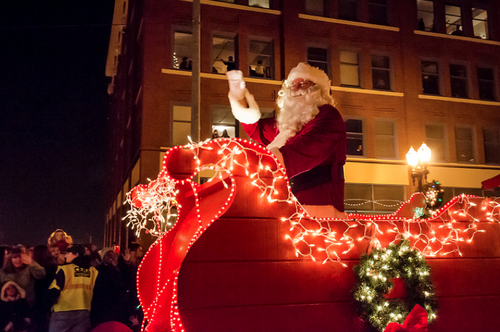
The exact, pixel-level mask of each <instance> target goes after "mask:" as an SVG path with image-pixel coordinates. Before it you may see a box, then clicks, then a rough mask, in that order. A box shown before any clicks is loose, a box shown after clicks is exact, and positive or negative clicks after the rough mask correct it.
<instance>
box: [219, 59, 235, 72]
mask: <svg viewBox="0 0 500 332" xmlns="http://www.w3.org/2000/svg"><path fill="white" fill-rule="evenodd" d="M222 62H224V64H225V65H226V67H227V71H231V70H235V69H236V63H235V62H234V60H233V57H232V56H229V57H228V58H227V61H222Z"/></svg>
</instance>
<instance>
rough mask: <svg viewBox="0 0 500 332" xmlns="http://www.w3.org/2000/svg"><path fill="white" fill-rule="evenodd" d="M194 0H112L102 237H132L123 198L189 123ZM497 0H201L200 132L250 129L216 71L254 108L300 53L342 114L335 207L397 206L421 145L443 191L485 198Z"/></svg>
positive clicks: (494, 104)
mask: <svg viewBox="0 0 500 332" xmlns="http://www.w3.org/2000/svg"><path fill="white" fill-rule="evenodd" d="M192 45H193V39H192V2H191V1H188V0H147V1H135V0H130V1H127V0H116V3H115V15H114V20H113V26H112V33H111V38H110V47H109V52H108V63H107V67H106V72H107V75H108V76H109V77H110V78H111V83H110V86H109V89H108V90H109V91H108V92H109V93H110V95H111V96H112V113H111V115H110V122H111V132H110V160H109V179H110V181H109V184H108V196H107V206H108V213H107V216H106V220H105V225H106V226H105V244H106V245H109V244H111V243H113V242H116V243H119V244H121V245H122V246H124V245H126V244H127V243H128V242H130V241H132V240H133V239H135V237H134V235H133V234H132V233H133V232H132V231H131V230H128V229H127V227H126V221H122V218H123V217H124V216H125V214H126V210H127V209H128V207H127V206H124V205H123V201H124V200H125V194H126V193H127V192H128V191H129V190H130V188H132V187H133V186H135V185H137V184H140V183H147V182H148V179H154V178H156V176H157V174H158V172H159V171H160V170H161V161H162V157H163V156H164V154H165V152H166V151H167V150H168V149H169V148H170V147H172V146H175V145H179V144H186V143H187V135H189V134H190V128H191V123H190V122H191V65H192V62H191V64H190V61H192V55H193V50H192ZM499 52H500V3H499V2H498V1H496V0H484V1H479V0H478V1H473V0H449V1H448V0H447V1H445V0H434V1H429V0H281V1H278V0H224V1H223V0H220V1H212V0H202V1H201V64H200V65H201V92H200V123H201V128H200V137H201V140H205V139H207V138H210V137H217V136H219V137H221V136H230V137H242V138H248V137H247V136H246V134H245V132H244V131H243V130H242V128H241V126H240V124H239V123H238V122H237V121H236V120H235V119H234V117H233V116H232V114H231V111H230V107H229V102H228V100H227V93H228V84H227V80H226V77H225V72H226V71H227V70H228V69H229V70H230V69H233V68H234V69H238V70H241V71H242V72H243V75H244V78H245V81H246V83H247V88H248V89H249V91H250V92H251V93H252V94H254V96H255V97H256V100H257V102H258V104H259V106H260V107H261V110H262V111H263V113H264V114H266V113H269V114H271V113H272V112H273V110H274V109H275V102H274V101H275V99H276V97H277V93H278V91H279V89H280V88H281V83H282V80H284V79H285V78H286V76H287V75H288V72H289V71H290V69H292V68H293V67H294V66H296V65H297V63H298V62H301V61H303V62H308V63H310V64H311V65H314V66H317V67H319V68H322V69H323V70H325V72H327V73H328V75H329V77H330V78H331V83H332V86H331V91H332V95H333V97H334V99H335V101H336V107H337V108H338V109H339V111H340V112H341V114H342V115H343V117H344V120H345V121H346V128H347V131H348V159H347V164H346V166H345V177H346V209H347V210H348V211H366V212H369V213H380V212H385V213H387V211H391V210H394V209H395V207H394V206H395V204H397V202H401V201H404V200H405V199H407V198H408V197H409V196H410V195H411V193H412V192H413V191H414V190H415V186H414V185H413V184H412V180H411V177H410V173H409V168H408V165H407V163H406V159H405V157H406V153H407V151H408V150H409V148H410V147H411V146H413V147H415V148H418V147H419V146H420V145H421V144H422V142H425V143H426V144H427V145H428V146H429V147H430V148H431V150H432V159H431V161H430V163H429V167H428V169H429V172H430V173H429V175H428V179H429V181H431V180H433V179H435V180H438V181H439V182H440V183H441V185H442V187H443V188H444V189H445V197H444V200H445V201H447V200H449V199H451V198H452V197H453V196H455V195H458V194H461V193H466V194H476V195H484V194H486V193H485V192H483V191H482V190H481V181H483V180H486V179H488V178H491V177H493V176H495V175H497V174H498V173H499V172H500V87H499V79H500V68H499V65H500V63H499V61H498V53H499Z"/></svg>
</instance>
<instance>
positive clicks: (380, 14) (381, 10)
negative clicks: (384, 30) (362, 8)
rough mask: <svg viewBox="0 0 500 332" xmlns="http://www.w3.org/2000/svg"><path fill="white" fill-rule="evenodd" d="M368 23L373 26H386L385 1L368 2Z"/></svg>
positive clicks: (371, 0)
mask: <svg viewBox="0 0 500 332" xmlns="http://www.w3.org/2000/svg"><path fill="white" fill-rule="evenodd" d="M368 7H369V14H370V17H369V20H370V21H369V22H370V23H373V24H381V25H386V24H387V4H386V0H368Z"/></svg>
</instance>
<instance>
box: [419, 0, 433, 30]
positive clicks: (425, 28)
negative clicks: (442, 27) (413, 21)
mask: <svg viewBox="0 0 500 332" xmlns="http://www.w3.org/2000/svg"><path fill="white" fill-rule="evenodd" d="M419 1H422V2H424V1H425V2H430V3H432V12H429V11H426V10H422V9H419V8H418V2H419ZM419 13H432V24H431V26H430V28H427V26H426V25H425V20H423V16H421V15H419ZM434 13H435V10H434V1H433V0H417V29H419V27H418V21H419V20H420V18H422V21H423V22H424V30H421V29H419V30H421V31H435V30H436V29H435V27H436V21H435V20H436V16H435V15H434Z"/></svg>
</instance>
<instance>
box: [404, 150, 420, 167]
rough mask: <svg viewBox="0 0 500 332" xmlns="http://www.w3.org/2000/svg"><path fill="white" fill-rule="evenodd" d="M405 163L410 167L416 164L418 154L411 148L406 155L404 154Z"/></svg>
mask: <svg viewBox="0 0 500 332" xmlns="http://www.w3.org/2000/svg"><path fill="white" fill-rule="evenodd" d="M406 162H407V163H408V165H410V166H412V167H415V166H417V164H418V153H417V151H415V149H414V148H413V146H412V147H410V150H408V153H407V154H406Z"/></svg>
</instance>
